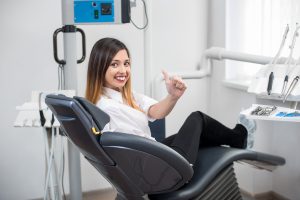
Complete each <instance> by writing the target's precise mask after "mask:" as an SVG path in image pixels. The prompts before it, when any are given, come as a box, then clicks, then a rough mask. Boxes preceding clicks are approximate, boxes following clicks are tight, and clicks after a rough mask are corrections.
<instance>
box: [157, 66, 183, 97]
mask: <svg viewBox="0 0 300 200" xmlns="http://www.w3.org/2000/svg"><path fill="white" fill-rule="evenodd" d="M162 74H163V76H164V80H165V83H166V88H167V91H168V93H169V95H171V96H172V97H173V98H175V99H179V98H180V97H181V96H182V95H183V93H184V91H185V90H186V84H185V83H184V82H183V80H182V79H181V77H179V76H173V77H170V76H169V74H168V73H167V72H166V71H165V70H163V71H162Z"/></svg>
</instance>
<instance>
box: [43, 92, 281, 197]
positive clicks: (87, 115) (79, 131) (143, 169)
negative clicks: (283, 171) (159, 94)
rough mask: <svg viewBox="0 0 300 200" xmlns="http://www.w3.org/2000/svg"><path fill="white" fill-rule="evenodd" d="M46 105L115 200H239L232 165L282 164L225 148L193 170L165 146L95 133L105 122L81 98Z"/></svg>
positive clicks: (209, 153)
mask: <svg viewBox="0 0 300 200" xmlns="http://www.w3.org/2000/svg"><path fill="white" fill-rule="evenodd" d="M46 104H47V105H48V107H49V108H50V109H51V110H52V112H53V114H54V115H55V117H56V118H57V119H58V121H59V122H60V125H61V126H60V127H61V129H62V131H63V132H64V134H65V135H66V136H67V138H68V139H69V140H70V141H71V142H72V143H73V144H74V145H75V146H77V147H78V149H79V151H80V152H81V153H82V154H83V155H84V157H85V158H86V159H87V160H88V161H89V162H90V163H91V164H92V165H93V166H94V167H95V168H96V169H97V170H98V171H99V172H100V173H101V174H102V175H103V177H105V178H106V179H107V180H108V181H109V182H110V183H111V184H112V186H113V187H114V188H115V189H116V191H117V196H116V200H142V199H159V200H166V199H170V200H187V199H201V200H231V199H232V200H240V199H242V196H241V193H240V190H239V187H238V184H237V181H236V177H235V173H234V169H233V162H235V161H241V160H243V161H247V160H248V161H250V162H252V164H253V163H255V164H260V165H259V166H272V167H276V166H279V165H283V164H285V160H284V159H283V158H281V157H278V156H274V155H269V154H265V153H259V152H255V151H249V150H243V149H235V148H229V147H205V148H202V149H200V150H199V156H198V159H197V161H196V164H195V165H194V166H192V165H190V163H188V161H187V160H186V159H185V158H183V157H182V156H181V155H180V154H178V153H177V152H176V151H174V150H173V149H171V148H169V147H168V146H166V145H164V144H162V143H159V142H156V141H152V140H150V139H147V138H143V137H139V136H135V135H131V134H124V133H118V132H105V133H101V130H102V129H103V128H104V126H105V125H106V124H107V123H108V122H109V120H110V118H109V116H108V115H107V114H106V113H104V112H103V111H101V110H100V109H99V108H97V107H96V106H95V105H93V104H92V103H90V102H89V101H87V100H85V99H84V98H81V97H74V98H69V97H66V96H63V95H48V96H47V98H46Z"/></svg>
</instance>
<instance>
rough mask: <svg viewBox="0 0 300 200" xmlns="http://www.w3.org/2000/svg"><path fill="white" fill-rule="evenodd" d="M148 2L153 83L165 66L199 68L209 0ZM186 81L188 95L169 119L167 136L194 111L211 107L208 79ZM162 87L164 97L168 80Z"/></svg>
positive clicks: (170, 68) (186, 69) (167, 68)
mask: <svg viewBox="0 0 300 200" xmlns="http://www.w3.org/2000/svg"><path fill="white" fill-rule="evenodd" d="M148 2H149V3H150V2H151V3H150V7H151V13H149V14H150V16H151V23H150V30H147V33H146V35H147V37H146V39H148V41H146V46H147V45H149V46H150V51H151V52H150V53H149V54H147V53H146V56H148V58H147V59H150V65H148V67H150V68H151V69H150V71H151V74H150V75H149V74H146V75H147V76H150V77H151V78H150V79H151V82H153V81H154V80H155V78H157V76H159V74H160V73H161V70H162V69H165V70H167V71H169V72H175V74H176V72H178V71H195V70H197V68H198V67H199V62H200V58H201V54H202V52H203V50H204V49H206V48H207V1H206V0H201V1H199V0H189V1H184V2H183V1H180V0H172V2H169V1H148ZM148 43H150V44H148ZM147 47H148V46H147ZM147 47H146V48H147ZM186 83H187V90H186V93H185V95H184V96H183V98H181V99H180V101H179V102H178V104H177V105H176V107H175V109H174V110H173V111H172V113H171V114H170V115H169V116H168V117H167V118H166V132H167V135H170V134H173V133H176V132H177V131H178V130H179V128H180V126H181V125H182V124H183V122H184V120H185V119H186V117H187V116H188V115H189V114H190V113H191V112H192V111H195V110H202V111H206V110H207V104H208V98H207V95H206V93H207V92H208V90H209V87H208V79H207V78H204V79H202V80H186ZM161 88H162V89H163V91H162V93H161V94H162V96H164V94H166V91H165V86H164V83H161ZM187 105H188V106H187ZM179 113H180V114H179Z"/></svg>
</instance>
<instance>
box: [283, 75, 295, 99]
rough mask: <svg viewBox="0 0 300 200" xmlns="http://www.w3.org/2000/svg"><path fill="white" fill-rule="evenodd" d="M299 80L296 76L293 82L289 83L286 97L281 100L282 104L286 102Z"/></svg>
mask: <svg viewBox="0 0 300 200" xmlns="http://www.w3.org/2000/svg"><path fill="white" fill-rule="evenodd" d="M298 80H299V76H296V77H295V78H294V80H293V82H292V83H291V85H290V87H289V89H288V91H287V93H286V95H285V96H284V98H283V103H284V102H285V101H286V99H287V98H288V96H289V95H290V94H291V93H292V91H293V90H294V88H295V86H296V84H297V83H298Z"/></svg>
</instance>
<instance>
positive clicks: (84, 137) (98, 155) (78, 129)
mask: <svg viewBox="0 0 300 200" xmlns="http://www.w3.org/2000/svg"><path fill="white" fill-rule="evenodd" d="M45 101H46V104H47V105H48V107H49V108H50V109H51V111H52V112H53V114H54V115H55V116H56V118H57V120H58V121H59V122H60V125H61V129H62V130H63V131H64V133H65V134H66V136H67V137H68V138H69V139H70V140H71V142H72V143H73V144H75V146H77V147H78V148H79V150H80V152H82V153H83V155H84V156H86V157H87V158H88V159H90V160H93V161H95V162H101V163H102V164H105V165H114V164H115V163H114V162H113V160H112V159H111V158H110V157H109V156H108V155H107V154H106V153H105V151H104V150H103V148H101V146H100V145H99V142H98V141H97V136H95V135H94V134H93V132H92V130H91V128H92V127H96V129H98V130H100V128H99V127H102V128H103V125H104V123H105V122H109V117H108V116H107V115H106V114H105V113H104V112H102V111H100V110H98V112H97V110H96V109H95V110H93V112H94V114H95V115H98V116H100V118H102V119H104V122H102V123H99V122H96V121H94V119H93V118H92V116H91V115H90V114H89V113H88V112H87V111H86V110H85V109H84V108H83V106H82V105H81V104H80V103H79V102H78V101H77V100H75V99H73V98H69V97H66V96H63V95H48V96H47V98H46V100H45ZM98 126H99V127H98Z"/></svg>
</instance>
